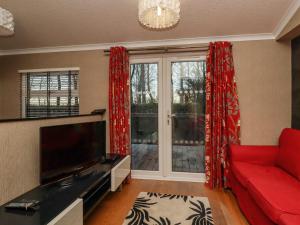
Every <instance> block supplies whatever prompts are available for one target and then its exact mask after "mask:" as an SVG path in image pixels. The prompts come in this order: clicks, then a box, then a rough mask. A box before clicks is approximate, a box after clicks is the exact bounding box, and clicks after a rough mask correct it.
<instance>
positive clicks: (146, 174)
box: [130, 57, 164, 180]
mask: <svg viewBox="0 0 300 225" xmlns="http://www.w3.org/2000/svg"><path fill="white" fill-rule="evenodd" d="M137 63H158V81H157V85H158V171H147V170H132V172H131V176H132V177H133V178H137V179H138V178H140V179H154V180H157V179H159V178H161V177H163V170H162V168H163V161H162V160H163V149H162V148H163V145H162V143H163V140H164V139H163V134H162V130H163V118H162V117H161V116H160V115H162V114H163V111H162V108H163V107H162V104H163V103H162V101H161V99H162V98H163V97H162V94H163V67H162V65H163V61H162V58H161V57H157V58H145V57H144V58H131V59H130V64H137Z"/></svg>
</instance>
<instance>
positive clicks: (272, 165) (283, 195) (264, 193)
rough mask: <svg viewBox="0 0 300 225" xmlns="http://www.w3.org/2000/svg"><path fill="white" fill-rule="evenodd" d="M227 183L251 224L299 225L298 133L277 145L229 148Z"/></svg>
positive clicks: (282, 138) (284, 134)
mask: <svg viewBox="0 0 300 225" xmlns="http://www.w3.org/2000/svg"><path fill="white" fill-rule="evenodd" d="M230 161H231V171H230V177H229V178H230V184H231V188H232V191H233V193H234V194H235V195H236V197H237V201H238V203H239V206H240V208H241V210H242V211H243V213H244V214H245V216H246V218H247V219H248V221H249V222H250V224H251V225H274V224H279V225H300V131H299V130H294V129H284V130H283V131H282V133H281V135H280V138H279V145H278V146H242V145H232V146H230Z"/></svg>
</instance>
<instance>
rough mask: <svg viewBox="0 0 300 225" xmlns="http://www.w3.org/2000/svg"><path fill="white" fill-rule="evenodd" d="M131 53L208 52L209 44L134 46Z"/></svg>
mask: <svg viewBox="0 0 300 225" xmlns="http://www.w3.org/2000/svg"><path fill="white" fill-rule="evenodd" d="M127 51H128V53H129V54H130V55H146V54H165V53H188V52H206V51H208V46H204V45H202V46H185V47H171V46H170V47H149V48H132V49H127ZM104 53H105V55H109V54H110V50H109V49H106V50H104Z"/></svg>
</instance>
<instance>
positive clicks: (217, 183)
mask: <svg viewBox="0 0 300 225" xmlns="http://www.w3.org/2000/svg"><path fill="white" fill-rule="evenodd" d="M234 75H235V73H234V66H233V57H232V45H231V43H229V42H216V43H210V46H209V52H208V56H207V74H206V115H205V133H206V134H205V150H206V153H205V173H206V183H207V185H208V186H209V187H210V188H222V187H228V186H229V185H230V184H229V182H228V180H227V175H228V168H229V161H228V158H227V155H228V148H229V145H230V144H239V143H240V139H239V135H240V110H239V102H238V95H237V86H236V82H235V77H234Z"/></svg>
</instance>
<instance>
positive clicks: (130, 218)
mask: <svg viewBox="0 0 300 225" xmlns="http://www.w3.org/2000/svg"><path fill="white" fill-rule="evenodd" d="M213 224H214V222H213V218H212V213H211V208H210V205H209V201H208V198H205V197H194V196H184V195H171V194H159V193H151V192H148V193H147V192H141V193H140V194H139V195H138V197H137V199H136V200H135V202H134V205H133V207H132V209H131V210H130V211H129V213H128V215H127V217H126V219H125V221H124V223H123V225H213Z"/></svg>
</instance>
